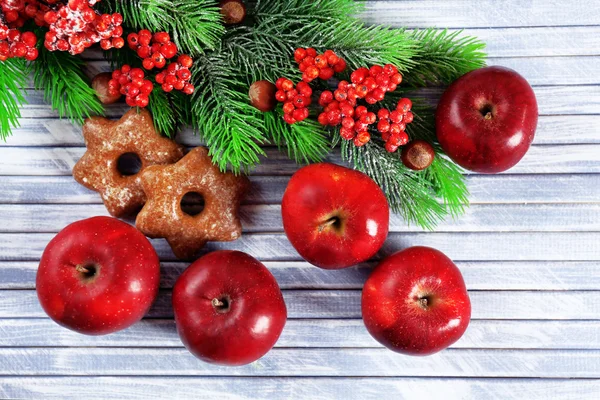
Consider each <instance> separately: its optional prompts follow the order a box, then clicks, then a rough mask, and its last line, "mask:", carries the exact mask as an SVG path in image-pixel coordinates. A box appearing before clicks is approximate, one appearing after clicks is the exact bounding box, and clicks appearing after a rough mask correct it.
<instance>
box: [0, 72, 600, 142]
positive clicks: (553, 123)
mask: <svg viewBox="0 0 600 400" xmlns="http://www.w3.org/2000/svg"><path fill="white" fill-rule="evenodd" d="M598 69H599V70H600V67H599V68H598ZM20 123H21V126H20V127H18V128H15V129H13V136H11V137H9V138H8V140H7V141H6V142H4V141H0V147H15V146H28V147H46V146H60V147H73V146H75V147H81V146H83V145H84V143H83V137H82V136H81V127H78V126H76V125H73V124H71V123H70V122H69V121H67V120H60V119H31V118H23V119H21V120H20ZM177 141H178V142H180V143H183V144H185V145H187V146H198V145H199V144H200V139H199V138H198V136H195V135H194V133H193V132H192V130H191V129H184V130H183V131H181V132H180V133H179V134H178V136H177ZM534 143H535V144H591V143H600V115H568V116H567V115H542V116H541V117H540V118H539V122H538V129H537V132H536V135H535V140H534Z"/></svg>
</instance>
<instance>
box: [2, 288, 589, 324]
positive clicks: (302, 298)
mask: <svg viewBox="0 0 600 400" xmlns="http://www.w3.org/2000/svg"><path fill="white" fill-rule="evenodd" d="M283 296H284V299H285V302H286V305H287V310H288V318H291V319H297V318H318V319H320V318H328V319H329V318H342V319H345V318H361V311H360V298H361V291H360V290H284V291H283ZM469 296H470V297H471V303H472V318H473V319H540V320H579V319H583V320H597V319H600V291H491V290H490V291H471V292H469ZM44 316H45V314H44V311H43V310H42V308H41V307H40V304H39V302H38V299H37V295H36V293H35V291H33V290H0V318H41V317H44ZM147 316H148V317H149V318H172V317H173V310H172V307H171V291H170V290H161V291H160V293H159V295H158V297H157V299H156V301H155V303H154V305H153V306H152V308H151V309H150V311H149V312H148V315H147Z"/></svg>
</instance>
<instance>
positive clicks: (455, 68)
mask: <svg viewBox="0 0 600 400" xmlns="http://www.w3.org/2000/svg"><path fill="white" fill-rule="evenodd" d="M462 33H463V32H462V31H458V32H453V33H450V32H448V31H447V30H443V31H440V30H437V29H426V30H420V31H415V32H413V33H412V35H411V36H412V38H414V39H415V40H416V41H417V43H418V49H419V50H418V52H417V55H416V57H415V58H414V61H415V66H414V67H413V68H411V69H410V82H409V83H410V84H411V85H415V86H425V85H426V84H427V83H433V84H450V83H452V82H453V81H455V80H456V79H458V78H459V77H461V76H462V75H464V74H466V73H467V72H469V71H472V70H474V69H477V68H481V67H483V66H485V58H486V54H485V53H484V51H483V50H484V49H485V44H484V43H483V42H481V41H480V40H478V39H477V38H474V37H471V36H462Z"/></svg>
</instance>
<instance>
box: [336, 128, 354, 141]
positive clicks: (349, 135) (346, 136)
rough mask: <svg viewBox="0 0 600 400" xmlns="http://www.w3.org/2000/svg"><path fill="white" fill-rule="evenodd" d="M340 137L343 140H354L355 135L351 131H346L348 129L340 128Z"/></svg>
mask: <svg viewBox="0 0 600 400" xmlns="http://www.w3.org/2000/svg"><path fill="white" fill-rule="evenodd" d="M340 136H341V137H342V138H343V139H346V140H352V139H354V136H355V133H354V130H353V129H348V128H344V127H342V128H340Z"/></svg>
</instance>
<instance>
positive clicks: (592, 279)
mask: <svg viewBox="0 0 600 400" xmlns="http://www.w3.org/2000/svg"><path fill="white" fill-rule="evenodd" d="M189 264H190V263H189V262H163V263H162V264H161V287H162V288H163V289H170V288H172V287H173V285H174V284H175V281H176V280H177V278H178V277H179V275H181V273H182V272H183V271H184V270H185V269H186V268H187V267H188V266H189ZM456 264H457V266H458V267H459V268H460V270H461V272H462V274H463V277H464V278H465V282H466V284H467V286H468V287H469V288H470V289H471V290H600V273H599V270H600V264H599V263H598V262H596V261H578V262H576V261H516V262H515V261H459V262H456ZM265 265H266V266H267V268H269V270H270V271H271V272H272V273H273V275H275V278H276V279H277V282H278V283H279V286H280V287H281V288H282V289H362V287H363V284H364V282H365V281H366V279H367V277H368V276H369V273H370V272H371V270H372V268H374V267H375V265H377V262H376V261H372V262H368V263H364V264H361V265H358V266H356V267H352V268H347V269H344V270H339V271H329V270H323V269H320V268H316V267H314V266H312V265H311V264H309V263H307V262H305V261H266V262H265ZM37 268H38V262H37V261H0V289H34V288H35V274H36V271H37Z"/></svg>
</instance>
